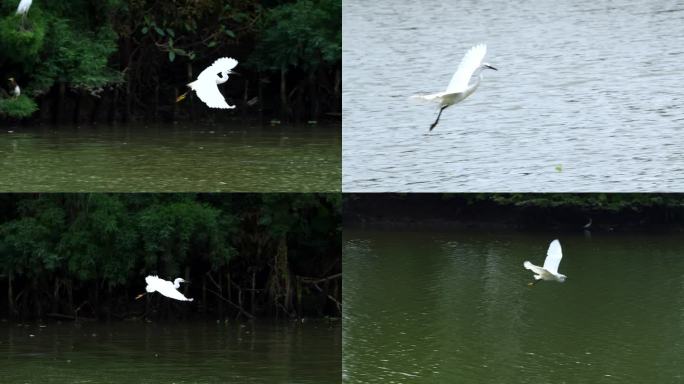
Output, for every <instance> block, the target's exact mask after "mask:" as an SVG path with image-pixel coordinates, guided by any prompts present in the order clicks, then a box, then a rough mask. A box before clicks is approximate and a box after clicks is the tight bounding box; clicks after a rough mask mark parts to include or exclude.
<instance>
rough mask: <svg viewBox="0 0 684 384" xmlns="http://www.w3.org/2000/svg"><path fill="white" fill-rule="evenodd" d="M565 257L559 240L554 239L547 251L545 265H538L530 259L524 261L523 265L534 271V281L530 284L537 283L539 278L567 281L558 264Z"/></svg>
mask: <svg viewBox="0 0 684 384" xmlns="http://www.w3.org/2000/svg"><path fill="white" fill-rule="evenodd" d="M562 258H563V252H562V251H561V245H560V242H559V241H558V240H554V241H552V242H551V245H549V250H548V251H547V252H546V260H544V266H543V267H538V266H536V265H534V264H532V263H530V262H529V261H526V262H524V263H523V266H524V267H525V268H527V269H529V270H530V271H532V272H534V280H535V281H534V282H532V283H530V285H534V284H536V283H537V282H538V281H539V280H550V281H558V282H560V283H562V282H564V281H565V275H562V274H560V273H558V265H559V264H560V262H561V259H562Z"/></svg>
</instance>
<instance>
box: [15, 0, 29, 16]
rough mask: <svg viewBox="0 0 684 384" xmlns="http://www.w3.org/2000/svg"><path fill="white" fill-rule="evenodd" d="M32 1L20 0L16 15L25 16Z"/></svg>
mask: <svg viewBox="0 0 684 384" xmlns="http://www.w3.org/2000/svg"><path fill="white" fill-rule="evenodd" d="M32 2H33V1H32V0H21V1H20V2H19V6H18V7H17V15H26V14H27V13H28V11H29V8H31V3H32Z"/></svg>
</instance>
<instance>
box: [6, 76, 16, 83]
mask: <svg viewBox="0 0 684 384" xmlns="http://www.w3.org/2000/svg"><path fill="white" fill-rule="evenodd" d="M7 81H9V83H10V84H12V85H14V84H16V83H17V82H16V81H14V77H10V78H8V79H7Z"/></svg>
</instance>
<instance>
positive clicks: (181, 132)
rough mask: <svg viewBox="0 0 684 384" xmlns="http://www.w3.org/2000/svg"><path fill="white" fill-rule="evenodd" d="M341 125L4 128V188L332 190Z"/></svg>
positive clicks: (0, 149) (0, 137)
mask: <svg viewBox="0 0 684 384" xmlns="http://www.w3.org/2000/svg"><path fill="white" fill-rule="evenodd" d="M340 180H341V139H340V128H339V126H311V127H309V126H305V127H259V126H245V125H216V126H183V125H167V126H154V127H144V126H133V125H130V126H100V127H96V128H92V127H91V128H73V127H60V128H58V129H54V128H44V129H28V128H24V127H3V129H2V130H0V190H2V191H3V192H35V191H41V192H82V191H89V192H98V191H103V192H164V191H175V192H185V191H189V192H193V191H195V192H196V191H206V192H210V191H224V192H331V191H339V190H340V188H341V186H340V183H341V181H340Z"/></svg>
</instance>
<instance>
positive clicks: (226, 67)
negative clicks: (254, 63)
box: [176, 57, 238, 109]
mask: <svg viewBox="0 0 684 384" xmlns="http://www.w3.org/2000/svg"><path fill="white" fill-rule="evenodd" d="M237 64H238V62H237V60H235V59H233V58H232V57H222V58H220V59H218V60H216V61H214V64H212V65H210V66H209V67H207V68H206V69H205V70H204V71H202V72H201V73H200V74H199V76H197V80H195V81H193V82H192V83H190V84H188V87H190V89H192V90H193V91H195V93H196V94H197V97H199V98H200V100H202V101H203V102H204V104H206V105H207V107H209V108H221V109H233V108H235V106H234V105H228V103H227V102H226V99H224V98H223V95H222V94H221V92H219V90H218V85H219V84H223V83H225V82H226V81H228V75H229V74H231V73H235V72H233V68H235V66H236V65H237ZM186 95H187V92H186V93H184V94H182V95H180V96H179V97H178V98H177V99H176V102H178V101H181V100H183V99H184V98H185V96H186Z"/></svg>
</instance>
